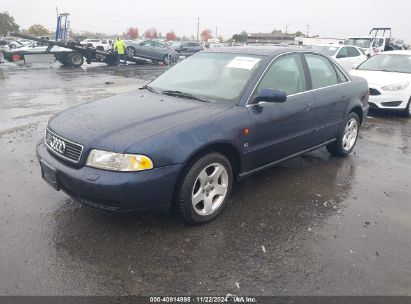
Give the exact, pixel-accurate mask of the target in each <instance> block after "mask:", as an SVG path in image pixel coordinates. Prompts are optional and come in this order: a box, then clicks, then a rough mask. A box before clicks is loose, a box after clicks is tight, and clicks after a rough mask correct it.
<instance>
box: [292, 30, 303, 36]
mask: <svg viewBox="0 0 411 304" xmlns="http://www.w3.org/2000/svg"><path fill="white" fill-rule="evenodd" d="M294 35H295V37H305V34H304V33H303V32H301V31H297V32H295V34H294Z"/></svg>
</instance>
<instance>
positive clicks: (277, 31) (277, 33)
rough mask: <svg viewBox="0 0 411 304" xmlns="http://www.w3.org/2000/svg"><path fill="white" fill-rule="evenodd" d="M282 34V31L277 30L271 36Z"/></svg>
mask: <svg viewBox="0 0 411 304" xmlns="http://www.w3.org/2000/svg"><path fill="white" fill-rule="evenodd" d="M282 33H283V31H282V30H277V29H275V30H273V31H272V32H271V34H274V35H281V34H282Z"/></svg>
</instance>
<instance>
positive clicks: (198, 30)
mask: <svg viewBox="0 0 411 304" xmlns="http://www.w3.org/2000/svg"><path fill="white" fill-rule="evenodd" d="M199 38H200V17H197V42H198V41H199Z"/></svg>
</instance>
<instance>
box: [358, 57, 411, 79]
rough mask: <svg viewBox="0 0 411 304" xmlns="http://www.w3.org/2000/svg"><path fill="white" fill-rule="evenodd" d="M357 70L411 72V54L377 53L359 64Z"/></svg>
mask: <svg viewBox="0 0 411 304" xmlns="http://www.w3.org/2000/svg"><path fill="white" fill-rule="evenodd" d="M358 70H369V71H385V72H397V73H409V74H411V55H393V54H391V55H388V54H382V55H377V56H374V57H372V58H370V59H369V60H367V61H366V62H364V63H363V64H362V65H360V66H359V67H358Z"/></svg>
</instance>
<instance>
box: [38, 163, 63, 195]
mask: <svg viewBox="0 0 411 304" xmlns="http://www.w3.org/2000/svg"><path fill="white" fill-rule="evenodd" d="M40 167H41V177H42V178H43V179H44V180H45V181H46V182H47V183H48V184H49V185H50V186H52V187H53V188H54V189H55V190H57V191H59V190H60V183H59V178H58V174H57V170H56V169H55V168H53V167H52V166H50V165H49V164H47V163H45V162H44V161H40Z"/></svg>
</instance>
